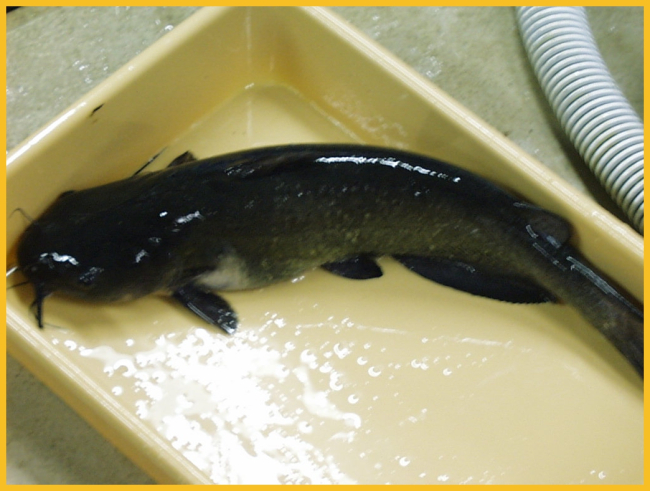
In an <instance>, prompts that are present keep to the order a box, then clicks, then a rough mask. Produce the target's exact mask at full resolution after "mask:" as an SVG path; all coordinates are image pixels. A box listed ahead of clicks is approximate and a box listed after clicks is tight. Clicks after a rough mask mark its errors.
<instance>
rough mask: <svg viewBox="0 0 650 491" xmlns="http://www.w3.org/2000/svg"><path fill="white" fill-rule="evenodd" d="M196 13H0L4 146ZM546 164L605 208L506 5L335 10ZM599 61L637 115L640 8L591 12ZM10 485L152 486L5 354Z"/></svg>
mask: <svg viewBox="0 0 650 491" xmlns="http://www.w3.org/2000/svg"><path fill="white" fill-rule="evenodd" d="M195 10H196V9H195V8H193V7H169V8H167V7H146V8H145V7H133V8H127V7H99V8H85V7H84V8H82V7H72V8H40V7H39V8H21V9H19V10H16V11H14V12H12V13H10V14H8V15H7V148H8V149H11V148H13V147H14V146H16V145H17V144H18V143H20V142H21V141H22V140H23V139H25V138H26V137H27V136H29V135H30V134H31V133H32V132H33V131H35V130H37V129H38V128H40V127H41V126H42V125H43V124H45V123H46V122H48V121H49V120H50V119H51V118H52V117H54V116H55V115H56V114H58V113H59V112H60V111H62V110H63V109H65V108H66V107H67V106H68V105H69V104H71V103H72V102H74V101H75V100H76V99H78V98H79V97H80V96H81V95H83V94H84V93H85V92H87V91H88V90H89V89H90V88H92V87H93V86H95V85H96V84H97V83H99V82H100V81H102V80H103V79H104V78H106V77H107V76H109V75H110V74H111V73H112V72H114V71H115V70H116V69H118V68H119V67H120V66H122V65H123V64H124V63H126V62H127V61H128V60H130V59H131V58H132V57H133V56H135V55H136V54H137V53H139V52H140V51H142V50H143V49H144V48H145V47H147V46H148V45H150V44H151V43H152V42H154V41H155V40H156V39H158V38H159V37H161V36H163V35H164V34H165V33H166V32H168V31H169V30H170V29H171V28H173V26H175V25H177V24H178V23H179V22H181V21H182V20H183V19H185V18H186V17H187V16H188V15H190V14H191V13H192V12H194V11H195ZM334 10H335V11H336V12H337V13H338V14H340V15H342V16H343V17H344V18H346V19H347V20H348V21H350V22H351V23H352V24H353V25H355V26H357V27H358V28H360V29H361V30H362V31H364V32H365V33H366V34H368V35H369V36H370V37H371V38H373V39H375V40H376V41H377V42H379V43H380V44H382V45H383V46H385V47H386V48H388V49H389V50H390V51H392V52H393V53H395V54H396V55H397V56H399V57H400V58H401V59H403V60H404V61H406V62H407V63H409V64H411V65H412V66H413V67H414V68H415V69H416V70H418V71H419V72H420V73H422V74H423V75H424V76H425V77H427V78H428V79H430V80H431V81H432V82H434V83H435V84H437V85H438V86H439V87H441V88H442V89H443V90H445V91H446V92H448V93H449V94H450V95H451V96H452V97H454V98H455V99H456V100H458V101H459V102H460V103H462V104H464V105H465V106H466V107H468V108H469V109H470V110H472V111H473V112H475V113H476V114H478V115H479V116H480V117H482V118H483V119H484V120H486V121H487V122H488V123H490V124H491V125H492V126H494V127H495V128H497V129H498V130H499V131H501V132H503V133H504V134H505V135H507V136H508V137H509V138H510V139H512V140H513V141H514V142H515V143H517V144H518V145H519V146H521V147H522V148H523V149H524V150H526V151H527V152H528V153H530V154H531V155H534V156H535V157H536V158H537V159H539V160H540V161H541V162H542V163H543V164H545V165H547V166H548V167H550V168H552V169H553V170H554V171H555V172H557V173H558V174H559V175H561V176H562V177H563V178H565V179H566V180H567V181H569V182H570V183H572V184H573V185H574V186H575V187H576V188H578V189H579V190H581V191H583V192H585V193H587V194H589V195H591V196H592V197H594V199H596V200H597V201H598V202H600V203H601V204H602V205H603V206H605V207H606V208H608V209H610V210H612V211H614V212H615V213H618V212H616V210H615V207H614V205H613V204H612V203H611V201H610V200H609V198H608V197H607V196H606V195H605V193H604V192H603V191H602V190H601V189H600V187H599V185H598V184H597V182H596V181H595V179H594V178H593V177H592V176H591V175H590V174H589V173H588V171H586V170H585V168H584V167H583V164H582V162H581V161H580V158H579V156H578V155H577V153H576V152H575V151H574V150H573V149H572V148H571V145H570V143H569V142H568V140H567V139H566V138H565V137H564V136H563V135H562V132H561V130H560V128H559V125H558V124H557V122H556V121H555V119H554V117H553V115H552V113H551V112H550V110H549V108H548V106H547V104H546V102H545V100H544V98H543V96H542V94H541V92H540V90H539V87H538V85H537V82H536V81H535V79H534V75H533V73H532V71H531V69H530V67H529V65H528V62H527V60H526V58H525V53H524V50H523V47H522V45H521V43H520V39H519V35H518V32H517V28H516V24H515V17H514V11H513V10H512V9H510V8H500V7H495V8H492V7H478V8H470V7H459V8H452V7H446V8H439V7H413V8H411V7H408V8H407V7H339V8H335V9H334ZM588 13H589V19H590V22H591V24H592V28H593V30H594V34H595V36H596V39H597V41H598V44H599V47H600V49H601V51H602V53H603V56H604V58H605V60H606V62H607V63H608V66H609V68H610V70H611V71H612V73H613V75H614V77H615V79H616V80H617V82H618V83H619V85H620V86H621V88H622V90H623V91H624V93H625V94H626V96H627V97H628V98H629V100H630V102H631V103H632V105H633V106H634V107H635V109H636V110H637V111H638V112H639V114H641V115H642V114H643V9H642V8H640V7H614V8H608V7H595V8H590V9H588ZM7 483H8V484H83V483H86V484H111V483H113V484H144V483H153V481H152V480H151V479H150V478H149V477H148V476H146V475H145V474H144V473H142V472H141V471H140V470H139V469H138V468H136V467H135V466H134V465H133V464H132V463H131V462H129V461H128V460H127V459H126V458H125V457H123V456H122V454H121V453H120V452H118V451H117V450H115V449H114V448H113V447H112V446H111V445H110V444H109V443H107V442H106V441H105V440H104V439H103V438H102V437H101V436H100V435H99V434H97V433H96V432H95V431H94V430H93V429H92V428H90V427H89V426H88V425H87V424H86V423H85V422H84V421H83V420H82V419H81V418H80V417H79V416H77V415H76V414H75V413H74V412H73V411H72V410H71V409H69V408H68V407H67V406H66V405H65V403H63V402H62V401H61V400H60V399H58V398H57V397H56V396H55V395H53V394H52V393H51V392H50V391H49V390H48V389H47V388H46V387H44V386H43V385H42V384H40V383H39V382H38V381H37V380H36V379H35V378H34V377H33V376H32V375H31V374H30V373H29V372H27V371H26V370H25V369H24V368H23V367H22V366H21V365H20V364H19V363H17V362H16V361H15V360H13V359H12V358H10V357H9V358H8V361H7Z"/></svg>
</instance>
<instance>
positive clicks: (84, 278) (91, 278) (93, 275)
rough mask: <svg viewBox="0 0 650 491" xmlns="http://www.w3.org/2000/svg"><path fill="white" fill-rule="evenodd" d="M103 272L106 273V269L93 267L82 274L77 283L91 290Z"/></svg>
mask: <svg viewBox="0 0 650 491" xmlns="http://www.w3.org/2000/svg"><path fill="white" fill-rule="evenodd" d="M102 271H104V268H97V267H95V266H93V267H92V268H90V269H89V270H88V271H86V272H85V273H82V274H80V275H79V278H78V280H77V281H78V283H79V285H81V286H82V287H85V288H90V287H91V286H93V285H94V284H95V282H96V281H97V278H98V277H99V275H100V273H101V272H102Z"/></svg>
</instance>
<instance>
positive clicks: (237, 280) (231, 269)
mask: <svg viewBox="0 0 650 491" xmlns="http://www.w3.org/2000/svg"><path fill="white" fill-rule="evenodd" d="M195 283H197V284H199V285H201V286H204V287H206V288H208V289H210V290H245V289H247V288H252V287H253V286H254V285H253V282H252V281H251V278H250V276H249V275H248V274H247V272H246V263H245V262H244V261H243V260H242V259H241V258H240V257H238V256H237V255H236V254H230V255H228V256H225V257H224V258H222V259H221V261H220V262H219V267H218V268H216V269H213V270H212V271H209V272H207V273H204V274H202V275H201V276H199V277H198V278H197V279H196V280H195Z"/></svg>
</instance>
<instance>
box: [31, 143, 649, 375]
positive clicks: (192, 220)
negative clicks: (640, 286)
mask: <svg viewBox="0 0 650 491" xmlns="http://www.w3.org/2000/svg"><path fill="white" fill-rule="evenodd" d="M570 234H571V230H570V226H569V225H568V224H567V223H566V221H564V220H563V219H562V218H560V217H558V216H557V215H554V214H552V213H550V212H547V211H544V210H542V209H540V208H538V207H536V206H534V205H531V204H528V203H525V202H522V201H520V200H518V199H517V198H515V197H513V196H512V195H510V194H508V193H506V192H504V191H503V190H501V189H499V188H498V187H496V186H494V185H493V184H491V183H490V182H488V181H486V180H484V179H482V178H480V177H478V176H476V175H474V174H472V173H470V172H467V171H465V170H462V169H460V168H457V167H455V166H452V165H449V164H446V163H443V162H440V161H437V160H435V159H431V158H428V157H425V156H421V155H416V154H412V153H409V152H404V151H399V150H395V149H386V148H380V147H370V146H365V145H320V144H315V145H289V146H280V147H270V148H262V149H255V150H248V151H243V152H236V153H233V154H228V155H223V156H218V157H213V158H208V159H204V160H200V161H197V162H192V163H185V164H182V165H180V166H176V167H172V168H169V169H166V170H163V171H158V172H154V173H150V174H141V175H137V176H134V177H131V178H129V179H125V180H122V181H118V182H114V183H110V184H106V185H104V186H99V187H95V188H91V189H87V190H81V191H75V192H71V193H64V195H62V196H61V197H60V198H59V199H58V200H57V201H55V203H53V205H52V206H51V207H50V208H49V209H48V210H46V212H45V213H43V215H42V216H41V217H39V218H38V219H37V220H36V221H35V222H34V223H33V224H31V225H30V226H29V227H28V229H27V230H26V231H25V233H24V234H23V236H22V238H21V241H20V244H19V248H18V259H19V264H20V266H21V269H22V271H23V273H24V274H25V275H26V276H27V278H28V280H29V281H30V282H31V283H32V284H33V285H34V288H35V292H36V300H35V304H36V305H37V308H38V310H39V314H38V319H39V323H42V313H41V307H42V303H43V300H44V298H45V297H46V296H48V295H49V294H51V293H53V292H55V291H56V292H62V293H66V294H69V295H74V296H77V297H81V298H86V299H88V300H96V301H113V300H120V299H130V298H137V297H140V296H143V295H147V294H149V293H153V292H155V291H159V290H170V291H172V292H177V293H176V295H175V297H176V298H179V299H180V300H181V302H183V303H184V304H185V305H186V306H188V307H190V308H192V310H195V311H196V310H197V309H198V310H201V309H204V310H209V309H210V306H209V298H210V297H209V295H208V294H207V293H205V291H206V290H208V289H209V290H216V291H219V290H233V289H234V290H237V289H246V288H257V287H261V286H264V285H268V284H271V283H274V282H278V281H283V280H287V279H290V278H294V277H296V276H298V275H300V274H302V273H303V272H305V271H306V270H309V269H313V268H316V267H319V266H322V265H330V266H329V267H328V268H327V269H328V270H330V271H333V272H335V273H337V274H343V275H344V276H345V274H344V273H342V269H341V268H339V267H331V265H332V264H339V265H341V264H342V265H343V266H344V267H349V266H351V265H352V264H356V266H355V267H356V268H358V267H359V266H361V267H363V266H364V264H365V265H367V262H368V260H369V259H368V258H372V257H375V256H380V255H392V256H395V257H397V258H398V259H399V258H400V257H402V258H403V260H404V261H405V262H406V259H404V258H406V257H413V258H418V259H419V263H418V264H420V265H419V266H418V265H415V266H414V268H413V269H414V271H416V272H418V273H420V274H423V275H424V276H426V277H429V278H430V279H435V280H436V281H440V282H442V283H443V284H447V285H449V286H453V287H455V288H458V289H461V290H465V291H471V292H472V293H474V294H478V295H484V296H488V297H491V298H497V299H500V300H506V301H518V302H527V301H530V302H540V301H552V300H555V299H561V300H562V301H565V302H567V303H569V304H571V305H573V306H574V307H575V308H577V309H578V310H579V311H580V312H581V313H582V314H583V316H585V318H586V319H587V320H589V322H591V323H592V324H593V325H594V326H595V327H596V328H598V329H599V330H600V331H601V332H602V333H603V334H604V335H605V336H606V337H607V338H608V339H609V340H610V341H611V342H612V343H613V344H614V345H615V346H616V347H617V348H618V349H619V350H620V351H621V352H622V353H623V354H624V355H625V356H626V357H627V358H628V360H629V361H630V363H632V365H634V366H635V368H636V369H637V371H639V373H641V374H642V372H643V314H642V312H641V311H640V310H639V309H638V308H636V307H635V306H634V305H633V303H632V302H631V301H629V300H627V299H626V297H625V296H624V295H622V294H621V293H620V292H619V291H618V290H616V289H615V288H614V287H613V286H611V284H610V283H609V282H607V281H606V280H605V279H603V277H602V275H601V274H600V273H598V272H597V271H596V270H595V269H594V268H593V267H592V266H591V265H589V264H588V263H587V261H586V260H585V259H584V258H582V257H581V256H580V255H579V253H578V252H577V251H576V250H575V249H574V248H573V247H572V246H570V245H569V243H568V240H569V238H570ZM359 257H361V258H364V260H363V261H361V262H360V263H359V262H357V263H354V262H353V260H354V259H355V258H359ZM411 264H415V263H411ZM425 266H426V267H425ZM366 269H368V268H366ZM431 271H441V272H442V274H441V275H437V276H436V277H435V278H432V274H431ZM355 274H357V273H352V274H351V276H352V277H354V275H355ZM362 276H363V275H360V276H359V277H362ZM375 276H377V272H376V271H370V273H369V275H368V276H366V277H375ZM495 285H496V287H495ZM197 288H198V289H199V290H200V291H196V290H195V289H197ZM179 291H182V292H183V295H180V294H178V292H179ZM522 292H523V293H522ZM188 298H193V299H196V304H192V302H193V300H187V299H188ZM215 298H216V297H215ZM183 299H185V300H183ZM219 300H221V301H223V300H222V299H219ZM188 302H189V303H188ZM190 304H191V305H190ZM208 317H209V316H208ZM215 323H216V322H215ZM230 327H231V329H230V330H232V327H233V325H231V326H230Z"/></svg>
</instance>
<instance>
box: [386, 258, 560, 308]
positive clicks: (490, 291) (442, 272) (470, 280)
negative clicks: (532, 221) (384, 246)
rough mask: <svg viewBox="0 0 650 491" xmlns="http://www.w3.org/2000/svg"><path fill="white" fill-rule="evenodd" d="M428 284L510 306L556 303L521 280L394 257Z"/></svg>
mask: <svg viewBox="0 0 650 491" xmlns="http://www.w3.org/2000/svg"><path fill="white" fill-rule="evenodd" d="M394 257H395V259H396V260H397V261H399V262H400V263H402V264H403V265H404V266H406V267H407V268H408V269H410V270H411V271H413V272H414V273H417V274H419V275H420V276H423V277H424V278H427V279H428V280H431V281H434V282H436V283H440V284H441V285H445V286H449V287H451V288H455V289H457V290H461V291H464V292H467V293H471V294H473V295H478V296H481V297H487V298H492V299H495V300H502V301H504V302H512V303H545V302H555V301H556V300H557V299H556V298H555V296H554V295H553V294H551V293H550V292H548V291H547V290H545V289H544V288H541V287H539V286H537V285H535V284H534V283H531V282H529V281H527V280H525V279H523V278H512V277H506V276H501V275H498V274H494V273H486V272H482V271H480V270H477V269H476V268H474V267H472V266H470V265H468V264H465V263H462V262H458V261H450V260H445V259H434V258H427V257H419V256H394Z"/></svg>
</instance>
